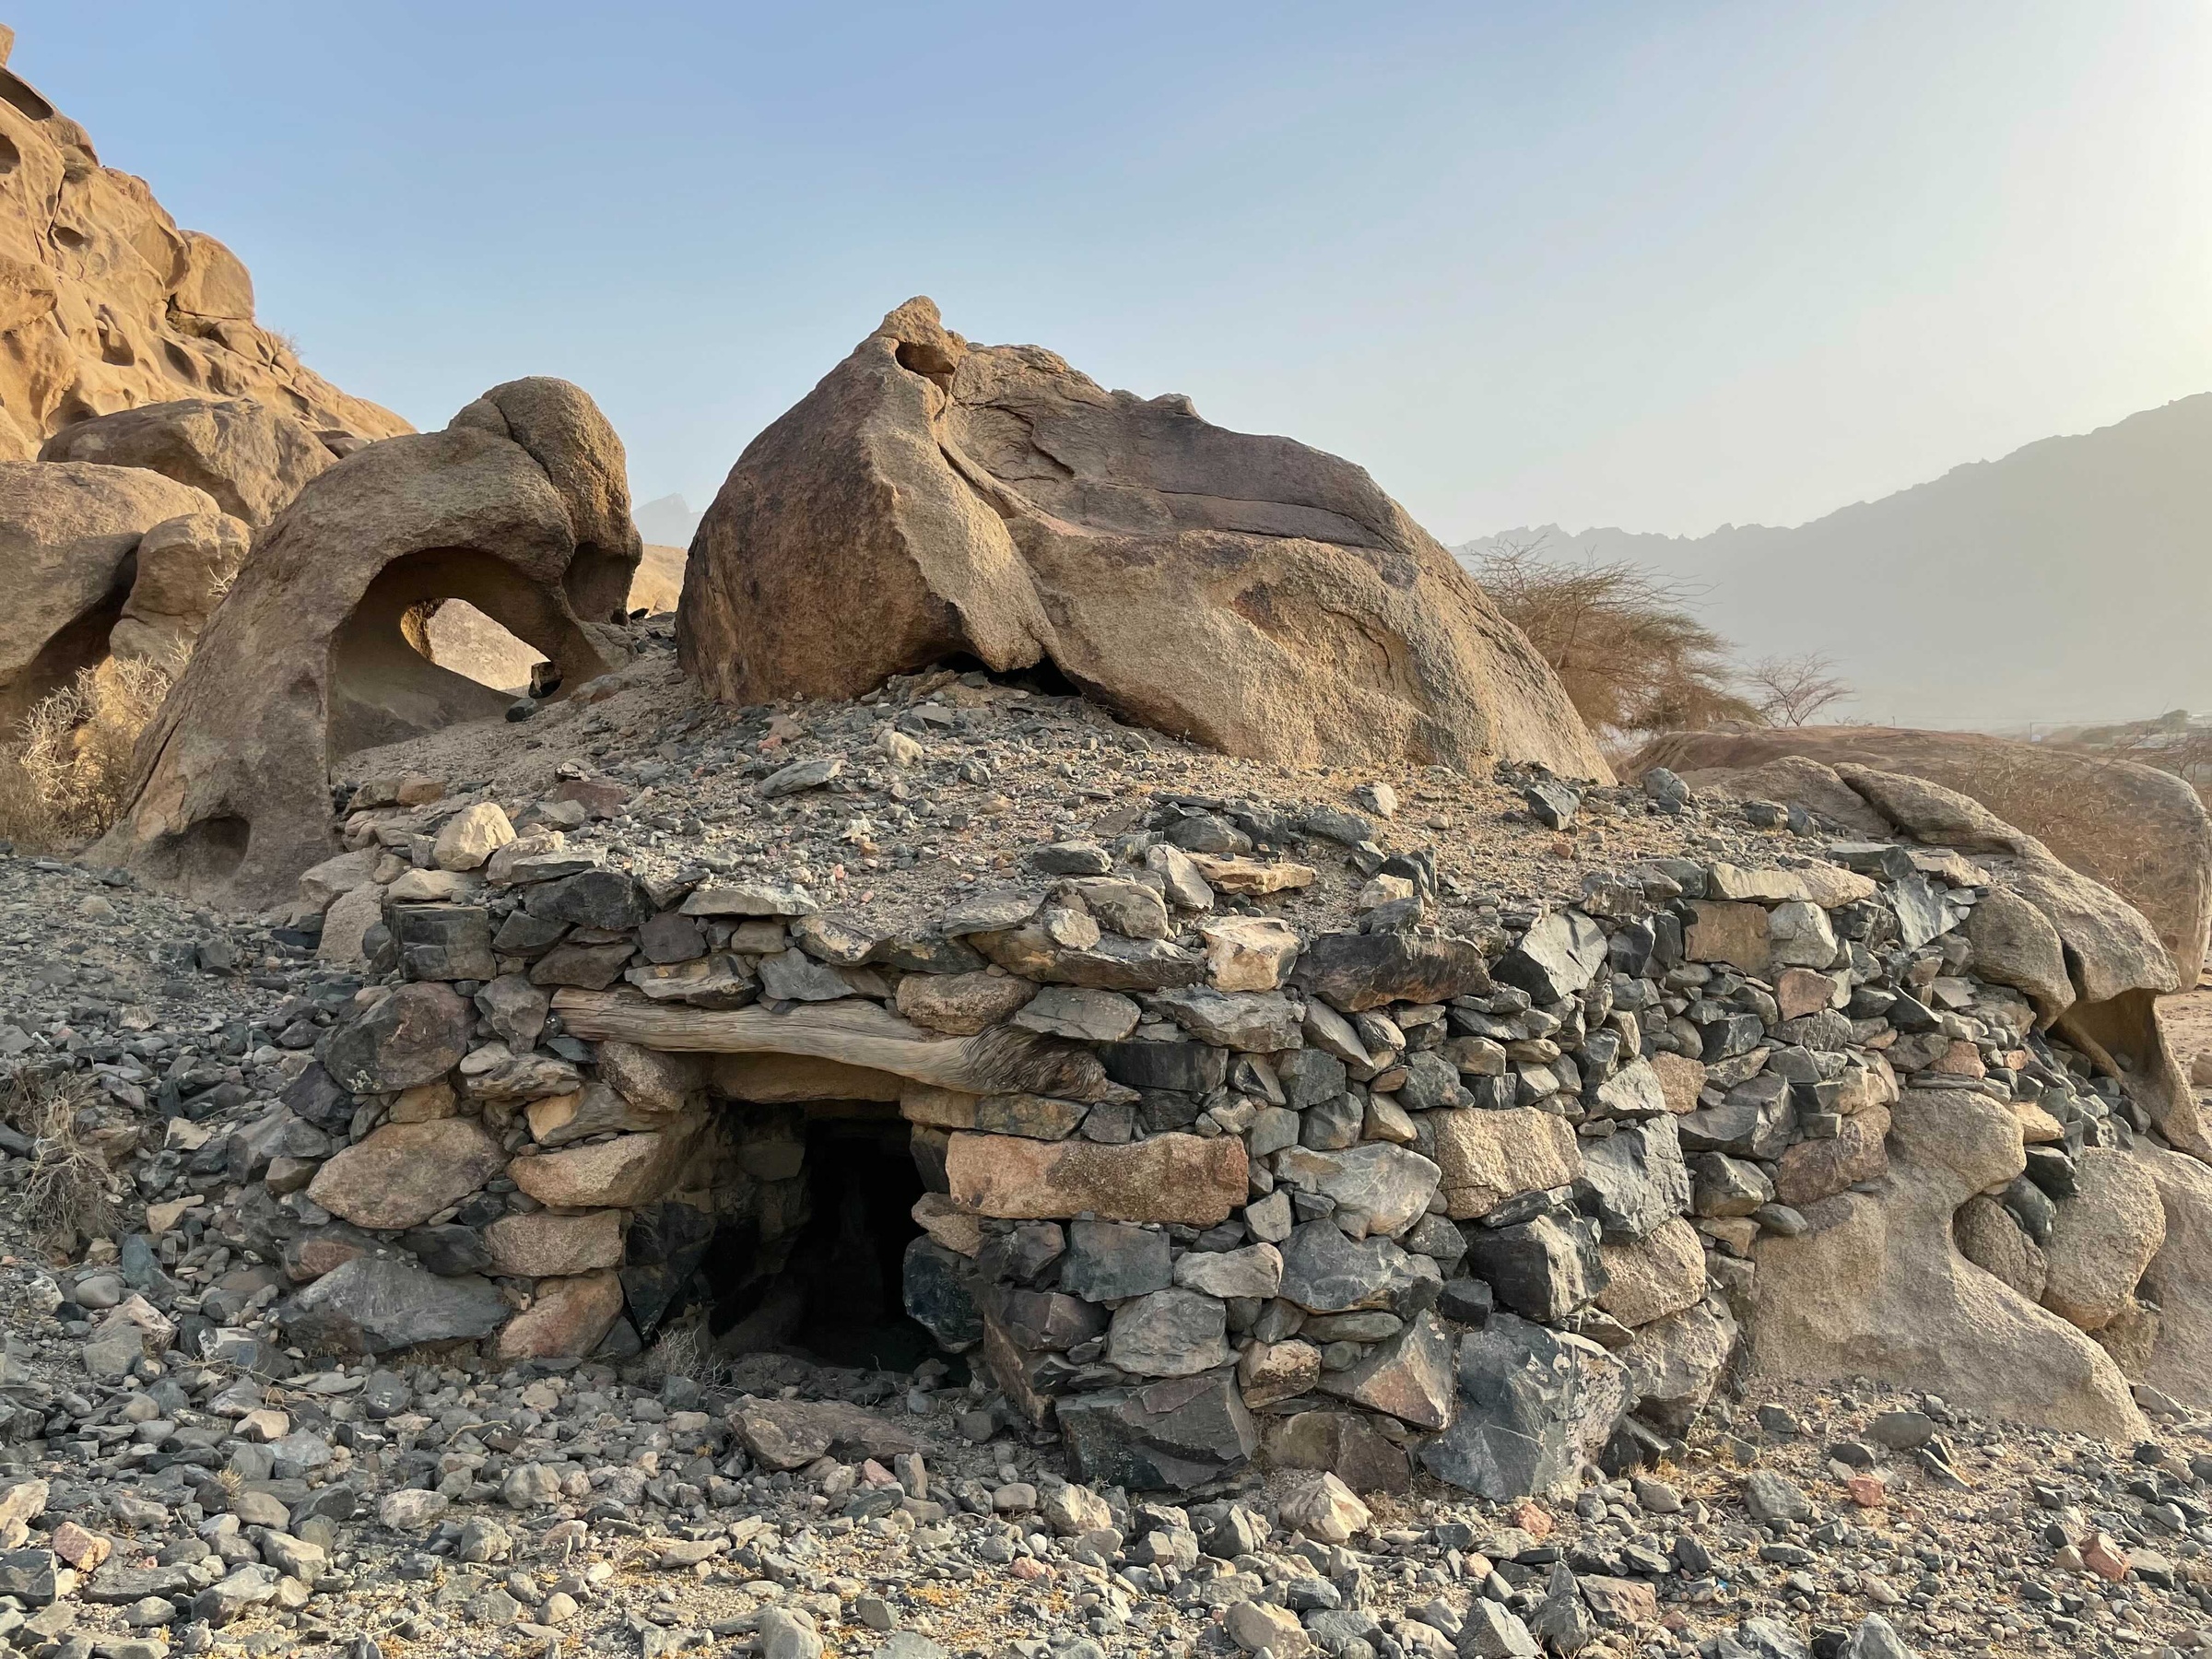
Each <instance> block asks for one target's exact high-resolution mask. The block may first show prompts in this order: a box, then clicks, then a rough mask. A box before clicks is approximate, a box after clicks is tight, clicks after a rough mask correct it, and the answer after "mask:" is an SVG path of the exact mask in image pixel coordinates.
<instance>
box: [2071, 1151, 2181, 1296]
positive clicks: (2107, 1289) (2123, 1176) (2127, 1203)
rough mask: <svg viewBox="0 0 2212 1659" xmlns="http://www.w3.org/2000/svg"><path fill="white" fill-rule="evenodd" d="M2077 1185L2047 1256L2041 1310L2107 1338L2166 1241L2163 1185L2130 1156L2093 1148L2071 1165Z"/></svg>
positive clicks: (2119, 1152) (2124, 1153) (2120, 1152)
mask: <svg viewBox="0 0 2212 1659" xmlns="http://www.w3.org/2000/svg"><path fill="white" fill-rule="evenodd" d="M2074 1162H2075V1167H2076V1170H2077V1185H2076V1189H2075V1191H2074V1193H2073V1194H2072V1195H2071V1196H2069V1197H2065V1198H2062V1199H2060V1200H2059V1202H2058V1206H2057V1210H2058V1214H2057V1218H2056V1219H2055V1220H2053V1222H2052V1224H2051V1240H2050V1242H2049V1243H2047V1244H2045V1245H2044V1246H2043V1254H2044V1256H2045V1258H2046V1259H2047V1260H2048V1261H2049V1263H2050V1272H2049V1274H2048V1275H2047V1277H2045V1278H2044V1280H2043V1306H2044V1307H2046V1308H2048V1309H2050V1310H2051V1311H2052V1312H2053V1313H2055V1314H2057V1315H2058V1316H2059V1317H2060V1318H2061V1319H2064V1320H2065V1321H2066V1322H2068V1323H2069V1324H2074V1325H2077V1326H2078V1327H2079V1328H2081V1329H2082V1330H2085V1331H2098V1330H2102V1329H2103V1328H2104V1326H2105V1325H2106V1324H2110V1323H2111V1321H2112V1318H2113V1317H2114V1316H2115V1315H2116V1314H2118V1313H2119V1312H2121V1311H2122V1310H2123V1309H2124V1308H2125V1307H2126V1306H2127V1305H2128V1303H2129V1301H2130V1300H2132V1299H2133V1298H2134V1295H2135V1289H2136V1281H2137V1280H2138V1279H2140V1278H2141V1277H2143V1271H2144V1269H2145V1268H2147V1267H2148V1266H2149V1265H2150V1262H2151V1258H2152V1257H2153V1256H2155V1255H2157V1254H2158V1253H2159V1246H2160V1245H2161V1244H2163V1243H2164V1242H2165V1241H2166V1211H2165V1208H2164V1206H2161V1205H2160V1204H2159V1188H2158V1183H2157V1182H2155V1181H2154V1180H2152V1178H2151V1175H2150V1172H2149V1171H2147V1170H2146V1169H2145V1168H2144V1167H2143V1165H2142V1163H2141V1162H2140V1161H2138V1160H2137V1159H2136V1158H2135V1157H2134V1156H2133V1155H2132V1154H2130V1153H2126V1152H2122V1151H2118V1150H2116V1149H2115V1148H2113V1147H2089V1148H2088V1149H2087V1150H2086V1151H2084V1152H2082V1153H2081V1154H2080V1155H2079V1156H2078V1157H2077V1158H2076V1159H2075V1160H2074Z"/></svg>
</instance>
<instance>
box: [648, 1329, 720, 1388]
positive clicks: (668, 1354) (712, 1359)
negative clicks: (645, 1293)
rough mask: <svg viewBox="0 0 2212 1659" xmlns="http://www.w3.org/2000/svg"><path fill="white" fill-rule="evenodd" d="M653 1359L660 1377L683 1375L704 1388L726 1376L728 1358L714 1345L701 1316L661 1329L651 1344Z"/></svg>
mask: <svg viewBox="0 0 2212 1659" xmlns="http://www.w3.org/2000/svg"><path fill="white" fill-rule="evenodd" d="M653 1365H654V1366H655V1367H656V1368H657V1369H658V1370H659V1371H660V1373H661V1375H663V1376H664V1377H686V1378H688V1379H689V1380H690V1381H692V1382H697V1383H699V1384H700V1386H702V1387H706V1388H712V1387H714V1386H716V1385H717V1384H719V1383H722V1382H727V1381H728V1380H729V1374H730V1367H729V1361H728V1360H727V1359H724V1357H723V1355H722V1354H721V1352H720V1351H719V1350H717V1349H716V1347H714V1338H713V1337H712V1335H710V1334H709V1333H708V1330H707V1326H706V1322H705V1321H704V1320H702V1319H690V1320H687V1321H685V1322H684V1323H683V1324H677V1325H671V1326H669V1327H668V1329H667V1330H665V1331H664V1332H663V1333H662V1334H661V1338H660V1340H659V1341H658V1342H655V1343H654V1344H653Z"/></svg>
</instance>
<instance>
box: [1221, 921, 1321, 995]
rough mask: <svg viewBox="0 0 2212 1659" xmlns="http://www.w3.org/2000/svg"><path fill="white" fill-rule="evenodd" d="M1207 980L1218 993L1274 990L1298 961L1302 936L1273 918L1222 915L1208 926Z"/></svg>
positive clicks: (1288, 925) (1286, 924)
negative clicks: (1300, 937) (1299, 937)
mask: <svg viewBox="0 0 2212 1659" xmlns="http://www.w3.org/2000/svg"><path fill="white" fill-rule="evenodd" d="M1198 936H1199V937H1200V938H1202V939H1204V940H1205V941H1206V983H1208V984H1210V985H1211V986H1213V987H1214V989H1215V990H1217V991H1273V990H1274V989H1276V987H1277V986H1278V985H1280V984H1281V983H1282V982H1283V980H1284V978H1285V976H1286V975H1288V973H1289V971H1290V970H1291V968H1292V967H1293V966H1295V965H1296V963H1297V961H1298V952H1299V939H1298V935H1297V934H1295V933H1293V932H1292V931H1291V929H1290V924H1288V923H1287V922H1282V921H1278V920H1277V918H1275V917H1273V916H1222V917H1219V918H1218V919H1216V920H1214V921H1211V922H1207V923H1206V924H1203V925H1202V926H1200V928H1199V929H1198Z"/></svg>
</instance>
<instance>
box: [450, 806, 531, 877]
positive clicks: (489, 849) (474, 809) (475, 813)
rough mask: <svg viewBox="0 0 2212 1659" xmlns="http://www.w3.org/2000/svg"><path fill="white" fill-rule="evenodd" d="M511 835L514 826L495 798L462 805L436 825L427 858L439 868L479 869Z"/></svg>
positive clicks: (510, 838)
mask: <svg viewBox="0 0 2212 1659" xmlns="http://www.w3.org/2000/svg"><path fill="white" fill-rule="evenodd" d="M513 839H514V826H513V825H512V824H511V823H509V822H508V821H507V814H506V812H505V811H504V810H503V809H502V808H501V807H500V804H499V803H498V802H497V801H478V802H477V803H475V804H474V805H473V806H464V807H462V808H461V810H460V811H458V812H456V813H454V814H453V817H452V818H447V819H446V820H445V822H444V823H442V824H441V825H440V826H439V827H438V834H437V838H436V839H435V840H434V841H431V843H430V860H431V862H432V863H434V864H435V865H437V866H438V867H439V868H440V869H441V870H479V869H482V868H483V867H484V864H485V861H486V860H487V859H488V858H490V856H491V855H492V854H493V853H497V852H498V851H499V850H500V848H501V847H503V846H505V845H506V844H507V843H508V842H509V841H512V840H513Z"/></svg>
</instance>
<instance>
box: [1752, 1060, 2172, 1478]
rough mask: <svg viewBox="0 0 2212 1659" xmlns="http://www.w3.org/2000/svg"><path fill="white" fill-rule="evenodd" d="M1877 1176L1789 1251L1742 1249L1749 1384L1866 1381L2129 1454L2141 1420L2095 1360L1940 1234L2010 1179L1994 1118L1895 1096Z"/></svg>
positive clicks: (2013, 1154) (1772, 1238)
mask: <svg viewBox="0 0 2212 1659" xmlns="http://www.w3.org/2000/svg"><path fill="white" fill-rule="evenodd" d="M1891 1112H1892V1124H1891V1129H1890V1135H1889V1167H1888V1172H1887V1173H1886V1174H1884V1175H1883V1176H1882V1177H1881V1178H1880V1180H1878V1181H1877V1182H1873V1183H1872V1184H1871V1187H1870V1190H1867V1191H1864V1192H1848V1193H1840V1194H1836V1195H1835V1196H1834V1197H1831V1198H1824V1199H1822V1200H1821V1201H1820V1202H1818V1204H1814V1205H1811V1206H1808V1207H1807V1208H1806V1212H1805V1218H1806V1222H1807V1223H1808V1224H1809V1225H1808V1227H1807V1229H1806V1231H1805V1232H1804V1234H1803V1235H1802V1236H1799V1237H1796V1238H1785V1237H1783V1236H1781V1235H1778V1234H1769V1235H1766V1236H1764V1237H1762V1238H1760V1239H1759V1241H1758V1243H1757V1244H1756V1245H1755V1246H1754V1248H1753V1253H1752V1259H1753V1261H1754V1262H1755V1263H1756V1265H1757V1267H1758V1272H1757V1273H1756V1275H1755V1276H1754V1277H1753V1279H1752V1295H1751V1308H1750V1314H1749V1318H1748V1320H1747V1324H1746V1330H1745V1337H1746V1348H1747V1354H1748V1357H1749V1370H1750V1372H1751V1374H1752V1375H1754V1376H1757V1377H1762V1378H1776V1379H1787V1380H1789V1381H1791V1382H1815V1381H1819V1380H1822V1379H1827V1378H1839V1379H1840V1378H1844V1377H1871V1378H1874V1379H1875V1380H1876V1381H1877V1382H1892V1383H1895V1384H1897V1385H1898V1386H1900V1387H1903V1388H1910V1389H1917V1390H1922V1391H1925V1392H1927V1393H1931V1394H1941V1395H1942V1396H1943V1397H1944V1398H1945V1399H1947V1400H1949V1401H1950V1402H1952V1403H1953V1404H1954V1405H1958V1406H1965V1407H1967V1408H1968V1409H1970V1410H1973V1411H1978V1412H1983V1413H1985V1414H1987V1415H1989V1416H1992V1417H2000V1418H2012V1419H2014V1420H2016V1421H2019V1422H2026V1423H2033V1424H2037V1425H2040V1426H2041V1427H2043V1428H2047V1429H2054V1430H2061V1431H2064V1432H2067V1433H2075V1434H2091V1435H2099V1436H2102V1437H2105V1438H2108V1439H2114V1440H2134V1439H2137V1438H2140V1437H2141V1435H2142V1433H2143V1432H2144V1430H2145V1427H2146V1425H2145V1423H2144V1420H2143V1416H2142V1413H2141V1412H2139V1411H2137V1410H2136V1406H2135V1403H2134V1401H2133V1399H2132V1398H2131V1397H2130V1394H2129V1391H2128V1383H2127V1379H2126V1378H2125V1377H2124V1376H2123V1375H2122V1374H2121V1373H2120V1371H2119V1369H2118V1368H2117V1367H2116V1366H2115V1365H2114V1364H2113V1363H2112V1359H2110V1358H2109V1357H2108V1356H2107V1355H2106V1353H2105V1351H2104V1350H2103V1349H2102V1348H2100V1347H2098V1346H2097V1344H2096V1343H2094V1342H2092V1341H2091V1340H2090V1339H2089V1338H2088V1336H2087V1335H2083V1334H2082V1333H2081V1332H2080V1331H2078V1330H2077V1329H2076V1328H2075V1327H2074V1326H2073V1325H2071V1324H2068V1323H2067V1322H2066V1321H2065V1320H2064V1319H2062V1318H2060V1317H2059V1316H2058V1315H2057V1314H2056V1313H2053V1312H2050V1311H2049V1310H2048V1309H2045V1308H2040V1307H2037V1306H2036V1305H2035V1304H2034V1303H2032V1302H2030V1301H2029V1300H2027V1299H2026V1298H2025V1297H2023V1296H2021V1295H2020V1294H2019V1293H2018V1291H2017V1290H2015V1289H2013V1288H2011V1287H2010V1286H2008V1285H2006V1283H2004V1282H2003V1281H2002V1280H2000V1279H1998V1278H1997V1277H1994V1276H1993V1275H1992V1274H1990V1273H1987V1272H1985V1271H1983V1269H1982V1268H1980V1267H1978V1266H1976V1265H1973V1264H1972V1263H1971V1262H1970V1261H1968V1260H1967V1259H1966V1257H1965V1256H1963V1255H1961V1254H1960V1253H1959V1250H1958V1249H1957V1247H1956V1245H1955V1242H1954V1239H1953V1232H1952V1218H1953V1217H1954V1216H1955V1215H1956V1214H1957V1212H1958V1211H1959V1209H1960V1208H1961V1207H1962V1206H1965V1205H1966V1204H1967V1202H1968V1201H1969V1200H1970V1199H1971V1198H1973V1197H1974V1196H1975V1195H1976V1194H1981V1193H1984V1192H1988V1191H1991V1190H1993V1189H1995V1188H2001V1187H2002V1186H2004V1185H2005V1183H2006V1182H2009V1181H2011V1180H2012V1179H2013V1178H2014V1177H2016V1176H2018V1174H2019V1173H2020V1172H2021V1171H2022V1170H2023V1169H2024V1168H2025V1167H2026V1164H2027V1157H2026V1149H2025V1147H2024V1146H2023V1145H2022V1141H2021V1135H2020V1125H2019V1120H2018V1118H2017V1117H2016V1116H2014V1114H2013V1112H2012V1109H2011V1107H2010V1106H2008V1105H2007V1104H2006V1103H2005V1102H2003V1101H1999V1100H1990V1099H1989V1098H1988V1097H1987V1096H1985V1095H1982V1094H1978V1093H1975V1092H1972V1091H1970V1090H1966V1089H1935V1090H1919V1089H1908V1090H1907V1091H1906V1092H1905V1093H1904V1095H1903V1096H1902V1097H1901V1098H1900V1100H1898V1101H1897V1103H1896V1104H1895V1106H1894V1107H1892V1108H1891Z"/></svg>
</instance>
